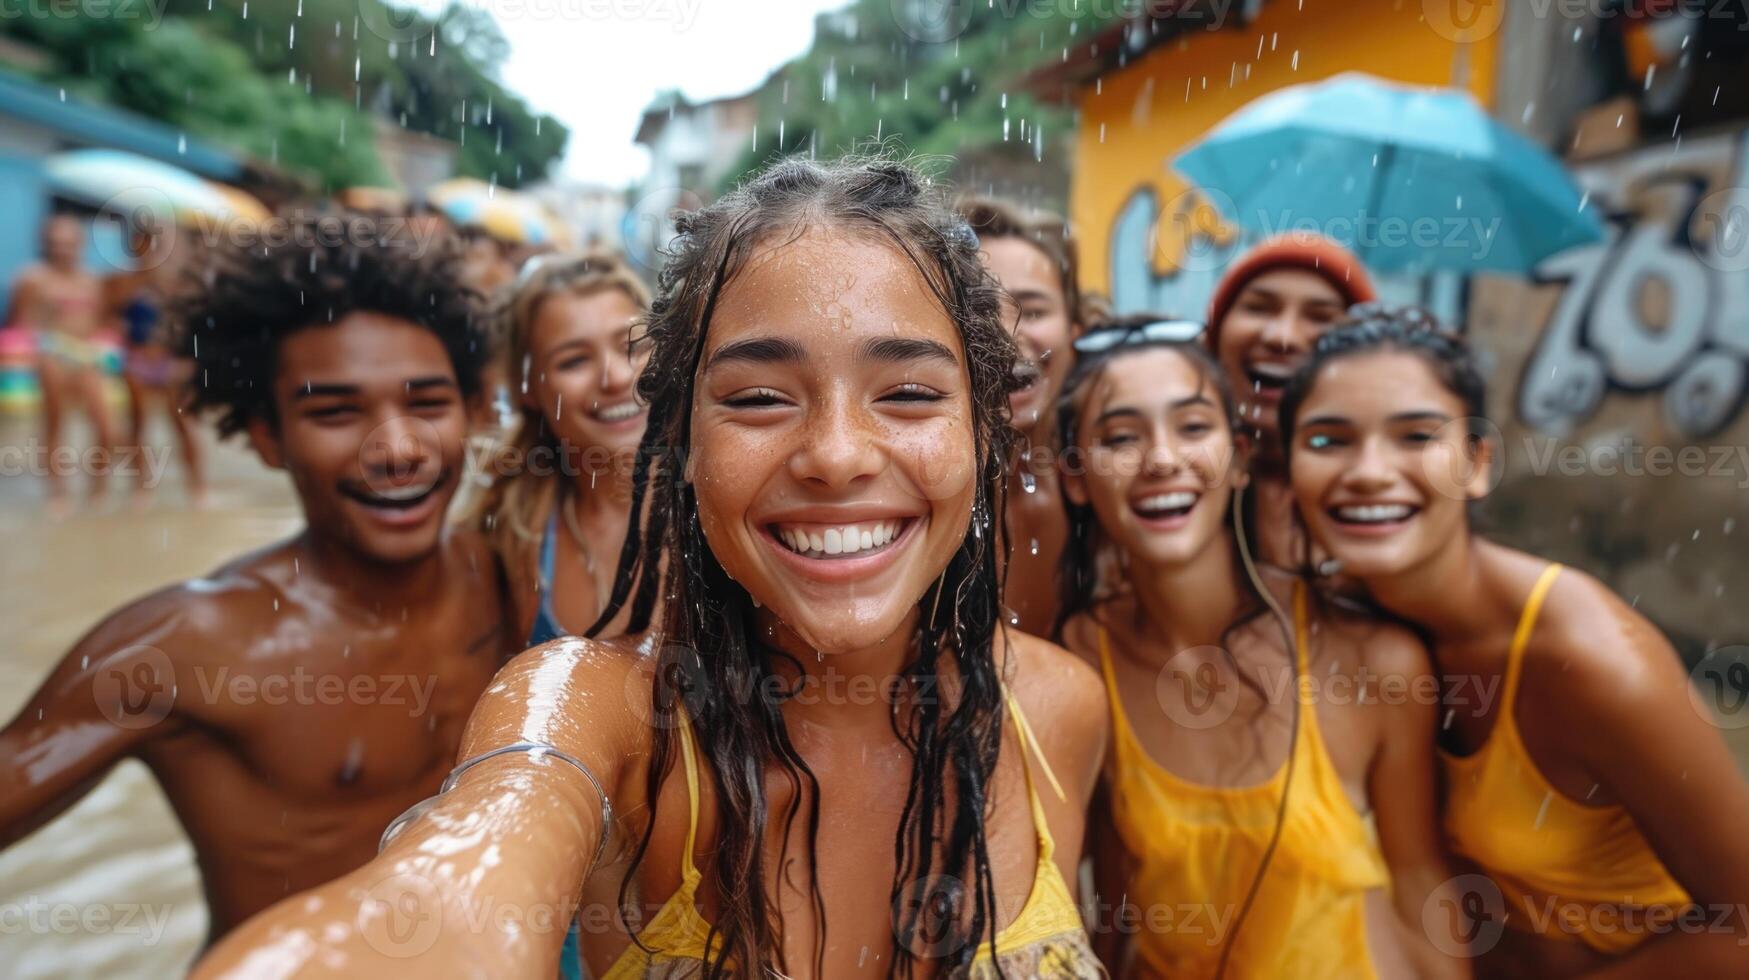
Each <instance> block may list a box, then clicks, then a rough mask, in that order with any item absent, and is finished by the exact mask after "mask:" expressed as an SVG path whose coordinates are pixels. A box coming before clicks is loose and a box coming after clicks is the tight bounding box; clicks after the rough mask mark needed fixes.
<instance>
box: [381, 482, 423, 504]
mask: <svg viewBox="0 0 1749 980" xmlns="http://www.w3.org/2000/svg"><path fill="white" fill-rule="evenodd" d="M436 485H437V483H436V481H433V482H431V483H416V484H413V485H412V486H406V487H383V488H381V489H378V488H374V487H373V488H372V490H371V492H372V494H373V495H375V496H377V497H380V498H382V499H383V500H394V501H401V500H412V499H413V498H415V497H420V496H423V495H424V494H426V493H428V492H430V490H431V488H432V487H434V486H436Z"/></svg>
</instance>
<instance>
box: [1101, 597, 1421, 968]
mask: <svg viewBox="0 0 1749 980" xmlns="http://www.w3.org/2000/svg"><path fill="white" fill-rule="evenodd" d="M1294 631H1295V648H1296V649H1295V653H1294V656H1295V661H1296V663H1297V664H1298V674H1297V676H1298V678H1299V697H1300V721H1299V736H1298V738H1297V739H1296V741H1295V745H1294V757H1295V760H1296V761H1295V763H1294V772H1293V786H1292V792H1291V793H1289V796H1288V802H1287V813H1286V816H1285V820H1284V823H1283V827H1282V832H1281V842H1280V843H1279V844H1278V845H1277V847H1276V850H1275V854H1274V856H1272V857H1271V858H1270V861H1269V867H1268V868H1267V869H1266V870H1265V872H1264V876H1263V880H1262V882H1261V883H1260V884H1259V885H1258V889H1257V897H1256V898H1255V900H1254V901H1253V902H1252V905H1251V910H1250V911H1249V912H1248V913H1246V917H1245V921H1244V925H1243V927H1242V928H1240V930H1239V931H1238V933H1237V934H1236V935H1234V934H1233V933H1232V931H1231V930H1232V927H1233V924H1234V917H1235V914H1236V913H1237V911H1238V909H1239V908H1240V906H1241V905H1243V904H1244V901H1245V894H1246V892H1247V891H1248V890H1249V889H1250V887H1251V883H1252V881H1253V880H1254V879H1255V878H1256V876H1257V871H1258V867H1259V865H1260V864H1261V863H1262V861H1263V855H1264V851H1265V850H1266V849H1267V848H1268V846H1269V839H1270V837H1271V835H1272V833H1273V832H1274V829H1275V823H1276V816H1277V809H1278V807H1279V806H1280V802H1281V794H1282V792H1283V791H1284V790H1286V789H1288V787H1287V765H1286V763H1285V762H1284V763H1283V765H1282V768H1281V769H1279V770H1277V771H1276V773H1275V775H1274V776H1272V777H1271V778H1270V779H1269V780H1268V781H1266V782H1263V783H1258V784H1256V785H1252V786H1241V787H1225V786H1207V785H1203V784H1200V783H1193V782H1191V781H1189V780H1187V779H1182V778H1180V777H1178V776H1175V775H1173V774H1172V773H1171V772H1169V771H1167V769H1166V768H1165V767H1164V766H1162V765H1160V764H1159V763H1158V762H1155V761H1154V760H1153V759H1152V758H1151V757H1150V756H1149V755H1148V753H1147V750H1146V749H1144V748H1143V746H1142V743H1141V741H1140V740H1139V739H1138V738H1137V737H1136V733H1135V730H1134V729H1133V728H1131V727H1130V723H1129V719H1128V718H1127V717H1126V716H1125V714H1124V708H1123V700H1122V698H1121V697H1119V694H1118V686H1117V677H1116V674H1115V673H1113V671H1112V664H1111V651H1110V648H1109V647H1110V644H1109V641H1108V639H1107V637H1106V634H1105V631H1104V630H1103V629H1101V630H1100V632H1099V659H1100V663H1101V665H1102V667H1103V669H1104V672H1105V683H1106V688H1107V691H1108V693H1109V694H1110V697H1111V715H1112V728H1113V739H1112V752H1111V754H1110V756H1109V757H1108V759H1107V767H1106V779H1107V783H1108V785H1109V787H1110V789H1111V791H1112V792H1111V797H1112V806H1111V810H1112V819H1113V821H1114V823H1115V824H1116V830H1117V833H1118V836H1119V837H1120V838H1121V839H1122V841H1123V844H1124V847H1125V849H1126V850H1127V851H1128V852H1129V855H1130V858H1131V863H1132V867H1133V872H1132V876H1131V878H1130V881H1129V884H1128V888H1127V894H1128V896H1129V901H1130V903H1131V904H1133V905H1136V906H1139V907H1140V908H1141V910H1142V911H1141V915H1140V919H1139V922H1138V926H1139V929H1138V931H1137V933H1136V937H1135V946H1136V955H1137V956H1138V957H1139V958H1140V960H1141V962H1142V963H1143V964H1144V965H1146V967H1147V968H1148V970H1149V971H1150V972H1151V973H1152V974H1154V975H1156V976H1162V977H1171V978H1173V980H1197V978H1203V977H1213V976H1214V975H1215V972H1216V968H1217V967H1218V965H1219V963H1220V958H1221V952H1222V947H1223V946H1224V945H1226V944H1227V943H1228V942H1231V943H1233V950H1232V954H1231V956H1230V958H1229V960H1228V963H1227V971H1226V976H1227V977H1229V978H1233V980H1242V978H1270V980H1273V978H1277V977H1296V978H1307V980H1313V978H1331V980H1335V978H1342V980H1365V978H1371V977H1374V976H1376V973H1375V972H1374V970H1373V966H1372V958H1371V955H1370V954H1369V953H1368V951H1367V943H1366V917H1365V911H1364V902H1365V897H1366V893H1367V892H1369V891H1372V890H1373V889H1375V888H1383V887H1386V886H1387V885H1389V883H1390V875H1389V872H1388V871H1387V869H1386V867H1385V862H1384V858H1383V856H1382V855H1381V854H1380V853H1379V848H1378V841H1377V836H1376V834H1375V832H1374V830H1373V827H1372V825H1371V823H1370V822H1369V821H1368V820H1367V819H1366V818H1364V817H1362V816H1361V815H1360V813H1358V812H1357V811H1356V810H1355V808H1354V805H1353V804H1352V803H1351V802H1349V799H1348V794H1347V792H1346V791H1344V790H1343V788H1342V781H1341V779H1340V778H1339V776H1338V775H1337V772H1336V767H1335V765H1334V764H1333V763H1332V762H1331V761H1330V756H1329V752H1328V750H1326V749H1325V747H1324V740H1323V738H1322V736H1320V735H1319V732H1318V719H1317V712H1316V711H1315V710H1314V706H1313V698H1312V688H1311V681H1310V679H1309V678H1308V677H1307V674H1306V650H1307V646H1308V644H1307V635H1306V596H1305V591H1304V589H1303V588H1299V587H1296V588H1295V590H1294Z"/></svg>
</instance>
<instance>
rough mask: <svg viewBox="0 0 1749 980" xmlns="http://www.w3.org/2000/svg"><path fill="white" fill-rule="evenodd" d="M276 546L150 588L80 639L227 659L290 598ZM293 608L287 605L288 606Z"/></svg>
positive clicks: (175, 658) (204, 658) (177, 658)
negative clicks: (281, 577)
mask: <svg viewBox="0 0 1749 980" xmlns="http://www.w3.org/2000/svg"><path fill="white" fill-rule="evenodd" d="M282 547H283V546H281V545H276V546H273V547H270V548H267V549H263V550H262V551H259V552H254V553H252V554H249V555H244V556H242V557H240V558H237V559H234V560H232V561H230V562H228V563H226V564H225V565H222V566H220V567H219V568H216V569H214V570H213V571H211V572H209V573H207V574H206V575H202V576H200V577H199V578H192V579H186V580H184V581H181V582H177V583H176V584H174V585H170V586H166V587H164V588H162V589H159V590H158V591H156V592H152V593H148V594H147V595H145V596H142V597H140V598H138V599H135V600H134V601H133V602H130V603H128V604H127V605H124V606H121V607H120V608H118V609H116V610H114V611H113V612H111V613H110V614H109V615H108V616H105V617H104V618H103V620H102V621H101V622H99V623H98V624H97V626H95V627H93V628H92V630H91V631H90V632H89V633H87V634H86V637H85V638H84V639H83V640H81V641H80V644H81V645H85V644H87V643H91V642H99V643H104V642H107V644H109V645H113V643H115V642H121V641H124V640H125V641H127V642H128V643H129V644H145V645H149V646H153V647H155V648H158V649H161V650H162V651H163V652H164V653H165V654H166V655H167V656H168V657H169V658H170V659H171V661H172V662H178V661H181V660H185V659H187V660H196V661H198V662H203V663H204V662H212V661H215V660H225V659H229V658H230V657H231V656H234V655H235V654H237V653H238V652H240V651H242V650H243V649H244V648H245V647H246V643H244V642H242V640H243V639H244V638H245V637H246V636H247V635H248V633H249V632H250V631H252V630H255V629H258V628H261V627H262V626H263V625H264V624H271V623H273V622H274V621H275V620H274V617H275V616H276V615H278V614H280V613H281V610H282V608H283V607H286V603H285V602H284V601H283V589H282V588H281V587H280V585H279V584H278V583H277V581H276V579H277V578H278V576H277V575H273V574H269V573H268V570H269V569H270V568H271V567H272V566H273V565H275V564H277V563H278V562H280V561H282V560H284V559H283V556H280V555H278V552H279V550H280V549H281V548H282ZM287 611H289V609H288V610H287Z"/></svg>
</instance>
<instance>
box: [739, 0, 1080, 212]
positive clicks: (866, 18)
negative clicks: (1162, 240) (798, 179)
mask: <svg viewBox="0 0 1749 980" xmlns="http://www.w3.org/2000/svg"><path fill="white" fill-rule="evenodd" d="M905 2H906V0H856V2H854V3H852V4H851V5H850V6H849V7H847V8H846V9H845V10H843V11H839V12H835V13H830V14H825V15H822V16H821V18H820V20H819V23H818V26H817V29H816V32H815V38H814V43H813V45H812V47H811V48H810V49H809V50H808V52H807V53H805V54H803V55H802V56H801V57H799V58H796V59H795V60H794V61H791V62H790V63H789V64H787V65H784V66H783V67H782V68H780V69H778V70H777V71H776V72H774V73H773V74H772V75H771V77H770V78H769V79H767V80H766V82H765V83H764V84H763V85H761V86H760V89H759V92H758V96H757V97H758V100H759V119H760V129H759V143H758V146H757V147H753V146H749V148H748V149H747V151H746V152H745V153H744V154H743V156H742V158H741V160H740V161H739V162H738V163H737V165H736V166H735V167H734V168H732V170H731V172H730V174H729V176H728V177H727V178H726V180H725V183H724V187H719V188H716V190H719V191H720V190H722V189H724V188H726V187H727V186H729V185H731V184H733V182H735V181H736V180H739V179H741V177H743V176H745V175H746V173H748V172H749V171H751V170H754V169H756V168H757V167H759V166H761V165H762V164H763V163H765V162H767V161H769V160H770V159H772V158H773V157H775V156H777V155H780V154H786V153H796V152H804V153H805V152H813V153H817V154H823V155H824V154H833V153H840V152H843V151H845V150H848V149H854V148H858V147H861V146H866V145H867V144H868V143H869V142H870V141H874V140H879V141H881V142H882V143H883V144H885V145H887V146H889V147H897V148H902V149H904V150H908V151H910V152H912V153H916V154H923V155H927V156H933V157H937V158H939V159H940V160H941V161H942V163H943V164H944V165H945V168H946V170H947V176H948V177H950V178H951V179H952V180H954V181H955V182H956V183H958V184H959V185H960V186H962V187H964V188H966V189H968V190H985V189H987V188H993V189H994V190H996V191H997V192H1000V193H1008V194H1012V195H1020V196H1026V197H1030V198H1032V199H1034V201H1035V202H1036V203H1039V204H1041V205H1044V206H1047V207H1055V208H1061V207H1062V205H1063V202H1064V198H1065V196H1066V194H1067V188H1068V151H1069V137H1070V136H1071V135H1072V131H1073V124H1074V117H1073V115H1072V114H1071V112H1070V111H1069V110H1067V109H1064V108H1061V107H1058V106H1054V105H1047V104H1044V103H1041V102H1039V101H1038V100H1036V99H1034V98H1033V97H1032V96H1031V95H1029V94H1027V93H1026V92H1025V91H1023V90H1022V89H1021V80H1022V78H1023V77H1024V76H1025V75H1026V73H1027V72H1029V71H1030V70H1032V69H1033V68H1034V67H1036V66H1038V65H1039V64H1042V63H1044V62H1045V61H1047V60H1048V59H1052V58H1058V57H1061V56H1062V52H1063V49H1064V48H1065V47H1066V46H1067V45H1069V44H1071V43H1074V42H1075V41H1076V40H1077V39H1080V40H1085V39H1086V38H1087V37H1089V36H1091V34H1092V33H1093V32H1096V31H1098V30H1099V29H1101V28H1103V27H1105V26H1106V25H1107V24H1108V23H1110V20H1109V18H1107V19H1101V18H1100V17H1098V16H1096V15H1095V13H1094V11H1093V7H1094V5H1092V4H1086V3H1082V4H1079V5H1076V4H1070V5H1069V6H1068V7H1066V8H1065V7H1064V5H1061V4H1058V5H1051V9H1049V10H1045V11H1042V12H1041V11H1040V10H1039V9H1037V5H1034V4H1026V3H1016V2H1013V0H993V2H991V3H974V4H970V5H969V6H970V10H969V15H970V19H969V21H967V22H966V24H965V27H964V29H963V30H962V31H960V32H958V33H957V35H956V36H955V37H954V38H953V39H952V40H945V41H930V40H927V39H926V38H925V39H919V38H918V37H916V36H913V35H916V34H920V33H923V32H920V31H918V30H917V29H916V28H915V26H913V25H908V24H907V25H901V23H900V20H901V19H902V18H903V17H904V16H905ZM1077 11H1080V12H1079V13H1077ZM907 26H910V27H911V31H910V33H907V31H906V29H905V28H906V27H907ZM780 133H781V138H782V144H781V145H779V143H778V139H779V134H780Z"/></svg>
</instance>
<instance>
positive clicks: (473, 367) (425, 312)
mask: <svg viewBox="0 0 1749 980" xmlns="http://www.w3.org/2000/svg"><path fill="white" fill-rule="evenodd" d="M287 238H288V239H290V241H291V244H284V245H282V246H280V247H273V248H270V249H269V253H268V254H267V255H266V256H265V257H264V256H263V255H262V253H261V251H260V250H256V251H254V252H253V254H252V255H250V256H247V257H245V256H241V255H231V256H228V257H226V260H227V261H228V264H224V263H221V265H220V267H219V269H218V270H217V273H218V274H217V275H216V276H214V277H213V280H212V283H213V285H212V286H211V287H210V289H208V290H207V291H205V292H203V293H201V294H200V295H198V296H196V297H193V298H191V299H190V300H189V306H188V308H186V309H184V310H183V311H181V313H182V315H181V316H180V317H179V322H181V323H184V324H187V325H190V327H191V328H192V329H191V331H190V334H191V336H190V337H189V338H188V343H187V346H188V348H189V351H190V353H192V354H193V355H194V357H195V361H196V367H195V385H196V387H195V391H194V393H193V404H194V406H195V408H196V409H197V410H199V409H204V410H212V411H215V412H216V413H217V414H218V416H219V417H218V425H219V431H220V432H221V433H222V434H225V435H229V434H232V433H238V432H244V433H247V435H248V438H249V440H250V442H251V444H252V445H253V447H254V448H255V450H256V452H257V453H259V454H260V456H261V459H262V461H263V462H265V463H266V464H267V465H269V466H272V467H275V468H277V469H283V470H285V471H286V472H287V473H288V474H289V475H290V477H291V479H292V483H293V486H294V487H295V488H296V490H297V494H298V497H299V500H300V502H301V504H302V508H303V512H304V517H305V520H306V522H307V526H306V527H305V528H304V529H303V530H302V531H300V532H299V533H297V534H296V535H295V536H293V537H292V538H290V539H289V540H287V541H285V542H282V543H280V544H278V545H274V546H272V547H269V548H267V549H265V550H263V551H260V552H257V553H255V554H250V555H245V556H243V557H241V558H239V559H237V560H236V561H234V562H232V563H231V564H229V565H226V566H225V567H223V568H220V569H218V570H217V571H215V572H213V573H212V574H211V575H210V576H208V577H206V578H204V579H198V580H193V581H189V582H184V583H182V584H179V585H174V586H171V587H169V588H167V589H164V590H162V591H160V592H157V593H154V594H152V595H149V596H146V597H145V598H143V599H140V600H139V601H137V602H134V603H133V604H131V605H129V606H126V607H124V608H122V609H120V610H118V611H116V612H114V613H112V614H111V615H109V616H108V617H106V618H105V619H104V620H103V621H102V622H100V623H98V624H97V626H96V627H95V628H93V629H92V630H91V632H89V633H88V634H86V636H85V637H84V638H83V639H81V640H80V641H79V642H78V643H77V644H76V645H75V646H74V647H73V649H72V650H71V651H69V652H68V653H67V655H66V657H65V658H64V659H63V660H62V661H61V663H60V665H59V666H58V667H56V668H55V670H54V671H53V672H52V673H51V674H50V675H49V677H48V679H47V681H46V682H45V683H44V684H43V685H42V687H41V689H40V690H38V691H37V693H36V695H35V696H34V697H32V698H31V700H30V701H29V703H27V704H26V705H25V706H24V708H23V710H22V711H20V712H19V713H18V716H17V717H16V718H14V719H13V720H12V722H11V723H10V724H9V725H7V727H6V728H5V729H4V730H0V844H11V843H13V842H16V841H18V840H20V839H21V838H23V837H24V836H25V835H27V834H29V833H30V832H31V831H32V830H34V829H35V828H36V827H39V826H41V825H42V824H44V823H47V822H48V821H49V820H52V819H53V818H54V817H55V816H56V815H58V814H59V813H61V812H62V811H64V810H66V809H67V808H68V807H69V806H71V805H72V804H73V803H74V802H75V801H76V800H78V799H79V798H80V797H81V796H83V795H84V794H85V793H86V792H87V791H89V790H90V789H91V788H92V787H93V786H95V785H96V783H97V782H98V781H99V780H100V779H101V778H102V777H103V775H104V774H105V773H106V772H107V771H108V770H109V769H110V767H111V766H113V765H114V764H115V763H116V762H118V761H120V760H122V759H124V758H128V757H133V758H138V759H140V760H141V761H143V762H145V764H146V765H147V766H149V767H150V768H151V770H152V772H153V775H154V776H155V777H156V778H157V780H158V782H159V784H160V785H161V786H162V787H163V789H164V791H165V793H166V795H167V796H168V797H169V799H170V803H171V806H172V807H173V808H174V809H175V811H176V814H177V816H178V818H179V819H180V820H181V821H182V825H183V827H184V829H186V830H187V832H188V835H189V837H190V838H191V839H192V841H193V844H194V849H195V854H196V857H197V859H198V861H199V863H200V868H201V875H202V879H203V881H204V886H205V891H206V898H207V904H208V908H209V911H210V913H211V928H210V932H209V939H217V938H218V937H219V936H222V935H224V934H225V933H226V932H227V931H229V930H230V929H231V928H233V927H234V926H236V925H237V924H238V923H240V922H242V921H243V920H244V919H246V918H248V917H249V916H250V915H252V914H254V913H256V912H258V911H260V910H261V909H264V908H266V907H267V906H269V905H271V904H273V903H274V902H275V901H277V900H279V899H281V898H283V897H284V896H286V895H289V894H292V893H294V892H298V891H302V890H304V889H307V888H310V887H313V886H315V885H318V884H320V883H322V882H324V881H328V880H329V879H332V878H334V877H337V876H339V875H341V874H344V873H346V872H347V871H350V870H351V869H353V868H355V867H358V866H359V865H362V864H364V863H365V862H366V861H368V860H369V859H370V858H371V857H373V856H374V855H375V854H376V851H377V841H378V837H379V835H381V834H382V832H383V828H384V827H385V826H386V825H387V824H388V822H389V821H390V820H391V819H392V818H393V817H394V816H395V815H396V814H398V813H400V812H401V811H403V810H405V809H406V808H407V807H408V806H409V805H410V804H412V803H414V802H416V801H418V800H420V799H423V798H425V797H427V796H429V795H430V794H432V793H433V792H435V791H436V790H437V788H438V785H439V784H440V783H441V782H442V780H443V776H444V774H445V773H446V772H448V771H449V769H450V767H451V766H453V765H454V764H455V754H456V749H457V746H458V745H459V743H460V740H461V735H462V728H463V725H464V724H465V723H466V722H467V719H468V716H469V713H470V712H471V710H472V709H473V706H474V702H475V701H476V700H477V699H478V698H479V696H480V693H481V692H482V691H483V690H484V689H485V687H486V684H487V682H488V681H489V680H490V679H491V677H492V675H493V673H494V671H495V670H496V669H497V668H498V666H499V665H500V664H501V663H502V662H503V660H504V658H505V655H506V653H507V652H508V651H509V649H510V648H511V647H514V646H516V645H517V644H516V643H515V642H514V641H515V640H517V639H520V638H519V637H511V636H509V630H508V629H507V628H506V626H505V623H504V618H503V615H502V612H503V610H502V608H501V600H500V596H501V592H502V589H501V585H500V575H499V571H498V567H497V565H496V563H495V562H494V560H493V557H492V553H491V551H490V550H489V549H488V548H487V547H486V545H485V543H484V542H483V541H481V540H480V539H479V538H478V537H477V536H475V535H473V534H471V533H464V532H460V531H457V530H447V529H446V528H445V525H444V513H445V510H446V509H447V507H448V504H449V501H450V498H451V496H452V495H453V494H454V492H455V490H456V487H457V485H458V483H459V481H460V479H461V474H462V461H463V449H462V447H463V437H464V435H465V434H466V431H467V412H466V410H465V404H466V402H467V400H468V399H469V398H470V397H471V396H473V395H475V394H476V393H477V392H478V390H479V370H480V362H481V360H482V358H483V356H484V348H483V346H482V343H481V341H480V338H479V334H478V333H477V332H476V330H475V327H474V325H473V323H472V319H471V317H472V313H471V310H472V307H471V305H470V303H469V296H468V294H467V293H466V292H464V291H462V290H460V289H458V288H457V287H456V286H455V285H454V283H455V282H456V277H455V272H454V269H453V268H452V267H451V265H450V264H448V263H447V262H445V261H443V260H434V261H416V260H413V259H411V258H408V257H407V256H406V253H404V252H399V251H397V250H395V249H393V248H387V247H377V248H371V249H362V248H357V247H354V246H351V245H340V246H333V247H331V246H326V245H319V244H301V245H300V244H296V243H297V242H299V241H303V242H311V241H318V242H319V241H321V239H320V238H319V237H317V238H311V237H310V236H300V235H288V236H287Z"/></svg>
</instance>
